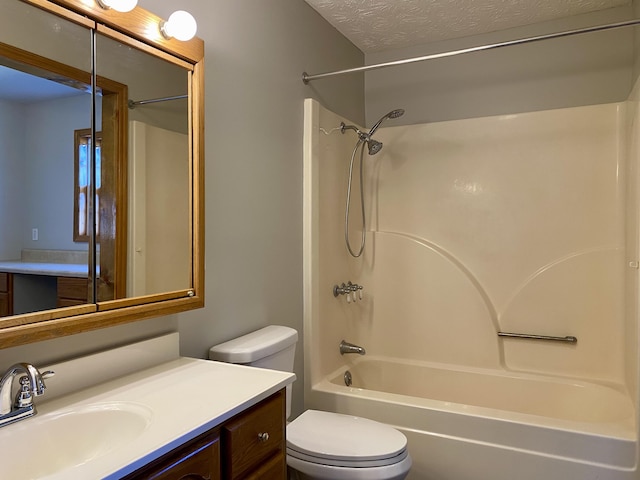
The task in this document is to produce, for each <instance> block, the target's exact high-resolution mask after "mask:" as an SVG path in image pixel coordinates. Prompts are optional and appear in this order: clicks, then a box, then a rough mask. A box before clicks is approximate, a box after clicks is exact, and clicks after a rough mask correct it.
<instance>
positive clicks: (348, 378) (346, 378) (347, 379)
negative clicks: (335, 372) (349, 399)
mask: <svg viewBox="0 0 640 480" xmlns="http://www.w3.org/2000/svg"><path fill="white" fill-rule="evenodd" d="M351 383H353V379H352V378H351V372H350V371H349V370H347V371H346V372H344V384H345V385H346V386H347V387H350V386H351Z"/></svg>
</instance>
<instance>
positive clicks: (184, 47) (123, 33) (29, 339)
mask: <svg viewBox="0 0 640 480" xmlns="http://www.w3.org/2000/svg"><path fill="white" fill-rule="evenodd" d="M21 1H23V2H25V3H28V4H31V5H34V6H36V7H38V8H41V9H43V10H46V11H49V12H51V13H53V14H55V15H58V16H61V17H63V18H65V19H67V20H70V21H72V22H74V23H77V24H79V25H83V26H85V27H87V28H89V29H91V30H94V31H96V32H98V33H101V34H104V35H106V36H108V37H111V38H113V39H115V40H117V41H119V42H122V43H125V44H128V45H130V46H133V47H135V48H137V49H140V50H143V51H145V52H147V53H150V54H152V55H155V56H158V57H160V58H163V59H164V60H167V61H169V62H172V63H175V64H177V65H180V66H182V67H184V68H185V69H186V72H188V75H189V80H190V81H189V92H188V94H189V137H190V138H189V139H190V152H189V153H190V157H191V163H190V175H191V179H192V183H191V189H190V194H191V218H190V227H191V229H190V230H191V248H192V269H191V270H192V288H190V289H186V290H180V291H175V292H167V293H161V294H154V295H146V296H142V297H132V298H120V299H116V300H109V301H104V302H97V303H93V304H86V305H81V306H77V307H67V308H58V309H53V310H47V311H43V312H37V313H34V314H24V315H15V316H11V317H4V318H2V319H0V348H7V347H13V346H18V345H24V344H28V343H33V342H39V341H43V340H49V339H53V338H57V337H62V336H67V335H74V334H77V333H82V332H88V331H91V330H97V329H100V328H106V327H111V326H115V325H121V324H124V323H130V322H135V321H138V320H146V319H149V318H154V317H158V316H163V315H170V314H173V313H178V312H183V311H187V310H193V309H196V308H202V307H203V306H204V42H203V41H202V39H200V38H198V37H195V38H193V39H191V40H189V41H186V42H182V41H179V40H176V39H165V38H164V37H163V36H162V34H161V33H160V29H159V27H158V25H159V23H160V22H161V21H162V19H161V18H160V17H158V16H156V15H154V14H153V13H151V12H149V11H147V10H144V9H143V8H140V7H136V8H135V9H134V10H132V11H130V12H127V13H120V12H117V11H115V10H103V9H102V8H101V7H99V6H98V4H97V3H96V2H95V1H93V0H91V1H86V0H51V1H49V0H21ZM126 129H127V128H125V130H126ZM124 138H125V139H126V132H125V137H124ZM123 143H124V145H125V147H124V148H126V144H127V141H125V142H123ZM125 151H126V150H125ZM125 208H126V207H125ZM125 218H126V215H125ZM90 271H92V269H91V268H90Z"/></svg>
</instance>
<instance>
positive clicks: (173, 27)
mask: <svg viewBox="0 0 640 480" xmlns="http://www.w3.org/2000/svg"><path fill="white" fill-rule="evenodd" d="M197 29H198V25H197V24H196V19H195V18H193V15H191V14H190V13H189V12H185V11H184V10H178V11H176V12H173V13H172V14H171V15H170V16H169V19H168V20H167V21H166V22H164V21H163V22H160V32H161V33H162V36H163V37H164V38H166V39H167V40H168V39H170V38H175V39H177V40H181V41H183V42H186V41H187V40H191V39H192V38H193V37H195V35H196V30H197Z"/></svg>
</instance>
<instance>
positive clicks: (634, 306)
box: [624, 80, 640, 405]
mask: <svg viewBox="0 0 640 480" xmlns="http://www.w3.org/2000/svg"><path fill="white" fill-rule="evenodd" d="M626 126H627V128H626V130H625V131H624V132H625V134H626V147H627V159H628V161H627V173H626V185H627V188H626V204H627V218H626V238H625V241H626V257H625V258H626V262H628V266H629V267H630V266H631V265H635V263H634V262H638V259H639V257H640V249H639V248H638V247H639V246H638V241H639V238H640V222H639V216H640V211H639V206H640V189H639V188H638V187H639V185H640V182H639V178H638V176H639V175H640V171H639V168H638V166H639V163H640V146H639V145H638V144H639V142H640V80H638V81H636V84H635V86H634V88H633V90H632V91H631V94H630V95H629V99H628V101H627V125H626ZM638 273H639V270H638V268H626V276H625V331H624V336H625V367H626V370H625V373H626V375H625V379H626V383H627V387H628V389H629V394H630V395H631V398H632V400H633V403H634V405H637V404H638V397H639V395H638V388H639V386H638V313H639V309H638V300H639V299H638V289H639V288H640V287H639V285H640V282H639V279H638Z"/></svg>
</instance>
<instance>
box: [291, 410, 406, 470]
mask: <svg viewBox="0 0 640 480" xmlns="http://www.w3.org/2000/svg"><path fill="white" fill-rule="evenodd" d="M287 465H289V467H291V468H292V469H293V470H294V471H296V472H298V479H299V480H306V479H313V480H316V479H318V480H320V479H323V480H324V479H326V480H330V479H338V478H339V479H342V480H379V479H385V480H401V479H403V478H405V477H406V476H407V473H408V472H409V469H410V467H411V457H410V456H409V453H408V451H407V439H406V437H405V436H404V435H403V434H402V433H400V432H398V431H397V430H395V429H393V428H391V427H389V426H387V425H384V424H382V423H379V422H374V421H372V420H368V419H366V418H360V417H352V416H349V415H342V414H338V413H333V412H322V411H318V410H307V411H306V412H304V413H303V414H302V415H300V416H299V417H298V418H296V419H295V420H294V421H293V422H292V423H290V424H289V425H288V426H287Z"/></svg>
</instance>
